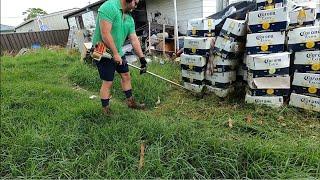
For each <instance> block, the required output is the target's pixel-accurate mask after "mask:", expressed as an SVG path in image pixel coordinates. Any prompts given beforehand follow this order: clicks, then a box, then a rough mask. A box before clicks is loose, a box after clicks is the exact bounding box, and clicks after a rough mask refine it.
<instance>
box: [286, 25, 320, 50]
mask: <svg viewBox="0 0 320 180" xmlns="http://www.w3.org/2000/svg"><path fill="white" fill-rule="evenodd" d="M288 49H289V50H290V51H293V52H299V51H305V50H307V51H312V50H319V49H320V26H310V27H301V28H296V29H292V30H289V32H288Z"/></svg>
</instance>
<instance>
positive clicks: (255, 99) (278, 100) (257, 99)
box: [245, 94, 284, 108]
mask: <svg viewBox="0 0 320 180" xmlns="http://www.w3.org/2000/svg"><path fill="white" fill-rule="evenodd" d="M245 101H246V103H249V104H261V105H266V106H270V107H274V108H277V107H281V106H282V105H283V102H284V101H283V97H282V96H250V95H248V94H246V97H245Z"/></svg>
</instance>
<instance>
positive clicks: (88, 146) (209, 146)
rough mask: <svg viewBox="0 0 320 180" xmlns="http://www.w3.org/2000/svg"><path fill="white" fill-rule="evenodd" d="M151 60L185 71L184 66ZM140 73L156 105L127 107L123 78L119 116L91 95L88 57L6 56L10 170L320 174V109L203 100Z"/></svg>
mask: <svg viewBox="0 0 320 180" xmlns="http://www.w3.org/2000/svg"><path fill="white" fill-rule="evenodd" d="M149 67H150V68H149V69H150V70H151V71H153V72H155V73H157V74H160V75H163V76H165V77H167V78H170V79H173V80H175V81H178V80H179V78H180V77H179V67H178V66H177V65H175V64H172V63H166V64H164V65H159V64H157V63H154V64H150V66H149ZM131 72H132V73H131V74H132V77H133V82H132V83H133V87H134V94H135V96H136V97H137V99H138V100H145V101H146V102H147V104H148V110H146V111H136V110H130V109H127V107H126V105H125V103H123V102H122V101H123V99H124V95H123V93H122V90H121V88H120V83H119V80H120V78H119V77H118V76H117V77H116V81H115V84H114V88H113V99H112V102H111V105H112V110H113V112H114V114H113V115H112V116H111V117H105V116H103V114H102V113H101V110H100V102H99V98H97V99H94V100H91V99H89V96H91V95H93V94H95V95H98V91H99V87H100V80H99V79H98V74H97V71H96V70H95V69H94V68H93V67H91V66H88V65H84V64H81V63H80V62H79V56H78V54H75V53H71V52H68V51H65V50H58V51H48V50H41V51H38V52H35V53H32V54H28V55H24V56H21V57H17V58H13V57H8V56H6V57H1V91H0V97H1V159H0V160H1V165H0V174H1V177H2V178H17V177H24V178H255V179H256V178H320V163H319V162H320V133H319V132H320V122H319V118H320V117H319V114H318V113H314V112H307V111H301V110H298V109H296V108H291V107H284V108H279V109H270V108H268V107H262V106H253V105H246V104H243V102H241V101H239V100H238V99H237V100H233V99H229V100H221V99H219V98H216V97H215V96H210V95H207V96H205V97H204V99H199V98H197V97H194V96H192V95H191V94H189V93H188V92H185V91H183V90H180V89H177V88H175V87H171V86H170V85H168V84H165V83H164V82H162V81H160V80H158V79H156V78H154V77H151V76H148V75H143V76H140V75H138V72H137V71H135V70H131ZM74 84H77V85H79V86H80V87H82V88H84V89H79V88H75V86H74ZM158 96H159V97H160V99H161V104H160V105H158V106H156V105H155V102H156V101H157V98H158ZM248 116H251V117H252V122H247V121H246V118H247V117H248ZM279 117H280V118H279ZM282 117H283V118H282ZM229 119H230V120H232V122H233V123H232V124H233V127H232V128H230V127H229V126H228V121H229ZM141 143H145V144H146V150H145V160H144V162H145V164H144V167H143V168H142V169H141V170H139V168H138V165H139V156H140V144H141Z"/></svg>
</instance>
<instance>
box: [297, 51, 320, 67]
mask: <svg viewBox="0 0 320 180" xmlns="http://www.w3.org/2000/svg"><path fill="white" fill-rule="evenodd" d="M319 63H320V50H318V51H302V52H296V53H295V57H294V64H305V65H308V64H319Z"/></svg>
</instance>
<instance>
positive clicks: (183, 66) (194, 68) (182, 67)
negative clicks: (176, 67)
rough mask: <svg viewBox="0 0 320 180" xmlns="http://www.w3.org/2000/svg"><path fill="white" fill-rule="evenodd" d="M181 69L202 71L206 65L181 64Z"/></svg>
mask: <svg viewBox="0 0 320 180" xmlns="http://www.w3.org/2000/svg"><path fill="white" fill-rule="evenodd" d="M190 67H191V68H190ZM181 69H184V70H191V71H195V72H204V71H205V69H206V66H203V67H198V66H189V65H185V64H181Z"/></svg>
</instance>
